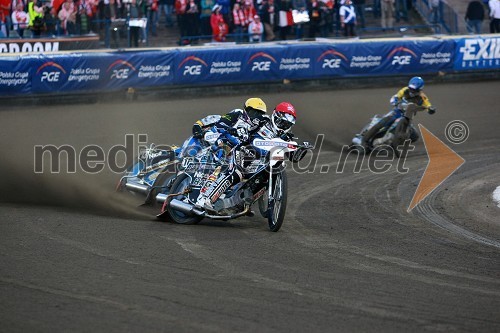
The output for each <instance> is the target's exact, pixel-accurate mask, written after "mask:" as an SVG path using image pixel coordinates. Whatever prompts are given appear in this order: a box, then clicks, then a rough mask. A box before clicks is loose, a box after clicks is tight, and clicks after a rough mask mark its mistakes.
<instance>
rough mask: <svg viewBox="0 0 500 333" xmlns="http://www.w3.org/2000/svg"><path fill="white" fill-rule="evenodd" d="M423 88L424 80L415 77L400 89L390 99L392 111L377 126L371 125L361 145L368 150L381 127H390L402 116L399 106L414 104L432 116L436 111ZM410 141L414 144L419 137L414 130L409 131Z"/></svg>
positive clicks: (402, 112)
mask: <svg viewBox="0 0 500 333" xmlns="http://www.w3.org/2000/svg"><path fill="white" fill-rule="evenodd" d="M423 88H424V80H423V79H422V78H421V77H420V76H415V77H413V78H411V79H410V81H409V82H408V86H407V87H404V88H402V89H401V90H399V91H398V92H397V94H396V95H394V96H392V97H391V100H390V103H391V105H393V106H394V109H393V110H392V111H390V112H389V113H388V114H386V115H385V117H383V118H382V119H381V120H380V121H379V122H378V123H377V124H375V125H373V126H372V127H371V128H370V129H369V130H368V131H367V132H366V133H365V134H364V135H363V138H362V141H361V144H362V145H363V147H365V148H370V147H371V145H372V141H373V137H374V136H375V135H376V134H377V133H378V131H379V130H380V129H381V128H383V127H387V128H388V127H389V126H391V124H392V123H394V121H396V119H398V118H401V117H403V116H404V111H403V110H401V104H403V103H414V104H416V105H418V106H422V107H424V108H425V109H427V112H428V113H429V114H434V113H435V112H436V109H435V108H434V107H432V105H431V102H430V101H429V98H427V96H426V95H425V94H424V92H423V91H422V89H423ZM410 138H411V141H412V142H414V141H416V140H418V138H419V136H418V134H417V132H416V130H415V129H414V128H412V130H411V136H410Z"/></svg>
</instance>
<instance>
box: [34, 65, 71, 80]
mask: <svg viewBox="0 0 500 333" xmlns="http://www.w3.org/2000/svg"><path fill="white" fill-rule="evenodd" d="M40 72H41V73H42V74H41V78H40V81H41V82H49V83H55V82H59V80H60V78H61V73H63V74H66V70H65V69H64V68H63V67H62V66H61V65H59V64H58V63H55V62H53V61H48V62H46V63H44V64H43V65H41V66H40V67H38V70H37V71H36V74H37V75H38V74H39V73H40Z"/></svg>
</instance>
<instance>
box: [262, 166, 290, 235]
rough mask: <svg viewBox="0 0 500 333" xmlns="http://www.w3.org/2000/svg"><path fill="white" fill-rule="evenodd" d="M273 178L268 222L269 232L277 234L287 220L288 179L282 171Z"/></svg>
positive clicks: (268, 205)
mask: <svg viewBox="0 0 500 333" xmlns="http://www.w3.org/2000/svg"><path fill="white" fill-rule="evenodd" d="M273 178H274V180H273V187H274V188H273V190H272V199H269V201H268V204H267V207H268V209H267V222H268V224H269V230H271V231H273V232H276V231H278V230H280V228H281V226H282V225H283V221H284V219H285V212H286V202H287V197H288V195H287V191H288V178H287V175H286V172H285V170H282V171H281V172H280V173H278V174H276V176H275V177H273Z"/></svg>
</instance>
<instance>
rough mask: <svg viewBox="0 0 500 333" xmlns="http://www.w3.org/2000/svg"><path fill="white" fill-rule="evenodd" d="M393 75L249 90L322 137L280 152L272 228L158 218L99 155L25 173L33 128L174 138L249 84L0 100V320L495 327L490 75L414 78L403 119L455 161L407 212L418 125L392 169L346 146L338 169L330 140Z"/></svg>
mask: <svg viewBox="0 0 500 333" xmlns="http://www.w3.org/2000/svg"><path fill="white" fill-rule="evenodd" d="M398 88H399V87H389V88H380V89H363V90H341V91H338V90H331V91H323V92H304V93H282V94H279V95H278V94H263V95H262V96H261V97H262V98H263V99H264V100H265V101H266V102H267V103H268V106H272V105H275V104H277V103H278V102H281V101H282V100H287V101H290V102H292V103H293V104H294V105H295V106H296V108H297V109H298V112H299V118H298V125H297V126H296V130H295V133H296V134H297V135H298V136H299V137H300V138H301V139H303V140H309V141H311V142H314V141H315V138H316V135H317V134H324V138H325V139H324V142H323V145H322V147H321V150H320V151H319V152H318V150H317V151H316V154H315V155H314V158H313V160H314V159H316V158H317V163H316V168H312V166H311V167H310V168H309V170H310V171H311V172H309V173H302V174H299V173H297V172H293V171H292V170H289V200H288V209H287V214H286V220H285V223H284V225H283V227H282V229H281V230H280V231H279V232H278V233H271V232H269V231H268V230H267V223H266V221H264V219H262V218H260V217H258V216H257V215H256V216H255V217H253V218H241V219H238V220H235V221H232V222H215V223H214V222H210V221H203V222H202V223H201V224H199V225H195V226H183V225H175V224H172V223H162V222H158V221H156V220H155V219H154V218H153V216H154V213H155V211H154V210H152V209H137V208H136V207H137V206H138V205H139V204H140V203H141V200H140V199H141V198H140V197H137V196H136V197H133V196H128V195H127V196H118V195H116V194H115V193H114V191H113V189H114V187H115V185H116V182H117V181H118V179H119V175H118V174H114V173H113V172H111V171H110V170H109V169H108V168H106V169H105V170H104V171H103V172H101V173H99V174H87V173H84V172H83V171H82V170H81V168H79V167H77V168H76V172H75V173H67V172H63V173H62V174H50V173H49V172H48V170H49V169H50V165H49V164H45V172H44V173H42V174H35V173H34V146H35V145H48V144H52V145H55V146H60V145H63V144H68V145H72V146H73V147H74V149H75V152H77V153H78V152H80V151H81V150H82V149H83V148H84V147H85V146H86V145H99V146H101V147H102V148H103V149H104V151H105V152H106V153H107V152H108V151H109V149H110V148H111V147H112V146H114V145H124V143H125V135H126V134H133V135H134V137H135V138H136V140H137V138H138V135H139V134H147V135H148V142H154V143H157V144H180V143H181V142H182V141H183V139H184V138H186V137H187V136H188V135H189V134H190V128H191V125H192V123H193V122H194V121H195V120H196V119H198V118H200V117H202V116H204V115H207V114H213V113H224V112H227V111H229V110H230V109H232V108H234V107H239V106H241V104H242V103H243V101H244V100H245V99H246V98H247V97H251V96H232V97H213V98H199V99H190V100H183V99H181V98H178V99H172V100H169V101H162V102H159V101H158V102H156V101H155V102H140V103H139V102H136V103H133V102H125V101H124V102H123V103H120V104H110V103H100V104H88V105H66V106H52V107H48V106H43V107H29V108H26V107H25V108H20V107H16V108H12V109H8V110H4V111H0V122H1V124H2V125H3V126H2V131H1V132H0V139H1V140H0V153H1V156H2V162H1V164H0V170H1V171H2V175H3V176H2V177H1V178H0V191H1V192H0V200H1V201H2V204H1V205H0V220H1V225H0V328H1V329H0V330H1V331H3V332H34V331H40V332H54V331H72V332H80V331H81V332H89V331H92V332H110V331H113V332H115V331H116V332H123V331H132V332H137V331H139V332H144V331H148V332H161V331H165V332H193V331H203V332H211V331H213V332H228V331H231V332H234V331H247V332H304V331H315V332H330V331H340V332H365V331H366V332H423V331H444V332H453V331H459V332H464V331H468V332H498V331H500V312H499V309H500V218H499V216H500V208H498V207H496V206H495V204H494V202H493V200H492V197H491V195H492V192H493V191H494V189H495V188H496V187H497V186H500V171H499V170H500V154H499V152H500V148H499V145H498V140H499V139H500V134H499V132H498V128H499V127H500V118H499V117H498V115H497V112H498V91H500V81H489V82H478V83H466V84H446V85H444V84H443V85H439V84H436V85H429V86H428V87H426V92H427V93H428V95H429V96H430V97H431V100H432V102H433V103H434V104H435V106H437V107H438V113H437V114H435V115H434V116H430V115H427V114H420V115H418V117H417V118H416V122H417V123H418V122H420V123H422V124H423V125H424V126H425V127H426V128H428V129H429V130H430V131H431V132H432V133H434V134H435V135H436V136H438V137H439V138H440V139H441V140H443V142H445V143H446V144H448V145H450V147H451V148H453V149H454V150H455V151H456V152H457V153H459V154H460V155H461V156H462V157H463V158H464V159H465V160H466V163H465V164H464V165H463V166H462V167H461V168H460V169H459V170H458V171H457V172H456V173H455V174H454V175H453V176H451V177H450V178H449V179H448V180H446V181H445V182H444V183H443V184H442V185H441V186H440V187H439V188H438V189H437V190H436V191H435V192H433V193H432V194H431V195H430V196H429V197H428V198H427V199H425V200H424V201H423V202H422V203H421V204H420V205H419V206H417V208H415V209H414V210H413V211H412V212H411V213H407V211H406V210H407V208H408V205H409V203H410V201H411V199H412V196H413V193H414V192H415V189H416V187H417V185H418V182H419V180H420V178H421V176H422V173H423V171H424V169H425V167H426V165H427V161H428V160H427V155H426V154H425V147H424V145H423V143H422V142H418V143H417V144H416V149H415V151H413V152H410V154H409V157H408V159H407V160H406V161H405V166H406V167H407V168H408V169H409V171H408V172H407V173H406V174H400V173H398V172H397V170H396V167H395V165H396V162H394V164H393V167H391V169H390V170H389V171H388V172H386V173H383V174H374V173H372V172H370V171H369V170H368V164H367V162H366V161H365V162H364V164H363V167H362V170H361V172H359V173H355V172H353V168H354V164H355V159H354V158H348V159H347V162H346V164H345V166H344V171H343V172H342V173H338V172H336V171H337V170H338V162H339V157H340V154H339V152H340V151H341V148H342V146H343V145H345V144H349V143H350V140H351V138H352V136H353V134H354V133H356V131H358V130H359V129H360V128H361V127H362V126H363V125H364V124H365V122H367V121H368V119H369V117H370V116H371V115H372V114H375V113H385V112H387V111H388V100H389V97H390V96H391V95H392V94H394V93H395V92H396V90H397V89H398ZM455 119H460V120H463V121H465V122H466V123H467V124H468V126H469V129H470V136H469V138H468V140H467V141H466V142H465V143H463V144H460V145H452V144H450V143H449V142H448V141H447V140H446V137H445V135H444V129H445V127H446V124H447V123H448V122H449V121H451V120H455ZM122 157H123V156H122ZM122 160H123V158H122ZM45 162H47V161H45ZM304 162H308V160H305V161H304ZM302 166H303V167H305V166H304V164H302ZM327 169H328V172H320V171H321V170H323V171H326V170H327ZM63 171H65V169H64V168H63Z"/></svg>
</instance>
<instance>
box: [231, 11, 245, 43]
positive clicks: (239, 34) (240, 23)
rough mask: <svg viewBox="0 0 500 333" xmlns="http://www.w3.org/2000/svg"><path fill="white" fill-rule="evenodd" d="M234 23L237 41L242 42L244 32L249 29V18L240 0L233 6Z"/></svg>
mask: <svg viewBox="0 0 500 333" xmlns="http://www.w3.org/2000/svg"><path fill="white" fill-rule="evenodd" d="M233 25H234V33H235V34H236V42H242V41H243V32H244V31H246V30H247V26H248V20H247V17H246V16H245V12H244V11H243V9H242V8H241V6H240V4H239V3H238V2H236V3H235V4H234V6H233Z"/></svg>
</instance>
